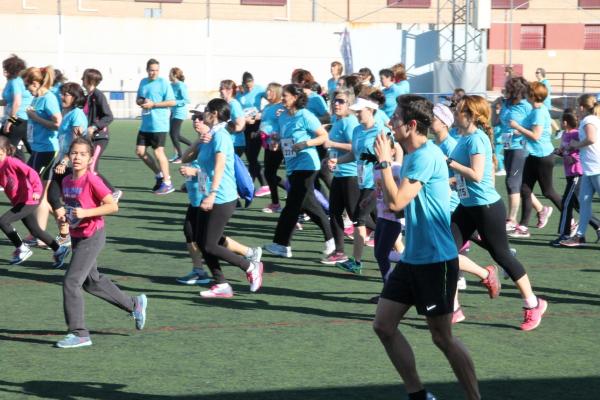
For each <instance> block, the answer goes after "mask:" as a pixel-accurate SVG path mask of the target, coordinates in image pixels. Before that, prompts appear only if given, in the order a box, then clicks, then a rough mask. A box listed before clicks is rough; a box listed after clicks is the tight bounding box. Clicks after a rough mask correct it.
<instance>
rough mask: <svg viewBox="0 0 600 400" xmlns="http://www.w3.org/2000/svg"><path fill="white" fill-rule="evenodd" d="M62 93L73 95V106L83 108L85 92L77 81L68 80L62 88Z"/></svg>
mask: <svg viewBox="0 0 600 400" xmlns="http://www.w3.org/2000/svg"><path fill="white" fill-rule="evenodd" d="M60 93H61V94H62V95H63V96H64V95H65V94H66V93H68V94H70V95H71V96H73V108H83V106H84V105H85V94H84V93H83V89H82V88H81V86H79V84H78V83H75V82H67V83H65V84H64V85H63V86H62V87H61V88H60Z"/></svg>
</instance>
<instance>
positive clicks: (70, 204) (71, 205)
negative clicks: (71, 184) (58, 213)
mask: <svg viewBox="0 0 600 400" xmlns="http://www.w3.org/2000/svg"><path fill="white" fill-rule="evenodd" d="M80 207H81V203H79V202H78V201H77V200H72V199H71V200H67V202H66V204H65V218H66V219H67V223H68V224H69V227H71V228H77V227H78V226H79V224H80V223H81V218H77V217H76V216H75V215H74V214H75V213H74V211H75V209H76V208H80Z"/></svg>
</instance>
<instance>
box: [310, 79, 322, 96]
mask: <svg viewBox="0 0 600 400" xmlns="http://www.w3.org/2000/svg"><path fill="white" fill-rule="evenodd" d="M310 90H312V91H313V92H315V93H317V94H319V95H320V94H321V92H323V88H322V87H321V85H319V83H318V82H313V84H312V86H311V88H310Z"/></svg>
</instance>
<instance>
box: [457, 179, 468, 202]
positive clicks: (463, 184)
mask: <svg viewBox="0 0 600 400" xmlns="http://www.w3.org/2000/svg"><path fill="white" fill-rule="evenodd" d="M454 176H455V178H456V192H457V193H458V198H459V199H468V198H469V197H470V196H469V189H468V188H467V181H466V180H465V178H464V177H463V176H462V175H460V174H455V175H454Z"/></svg>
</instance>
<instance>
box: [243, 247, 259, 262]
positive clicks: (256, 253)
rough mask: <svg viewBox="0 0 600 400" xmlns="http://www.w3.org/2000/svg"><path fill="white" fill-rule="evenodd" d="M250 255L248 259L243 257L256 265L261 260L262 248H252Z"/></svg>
mask: <svg viewBox="0 0 600 400" xmlns="http://www.w3.org/2000/svg"><path fill="white" fill-rule="evenodd" d="M250 250H252V254H251V255H250V256H249V257H245V258H246V259H247V260H248V261H250V262H252V263H256V264H258V263H259V262H260V259H261V258H262V248H261V247H252V248H250Z"/></svg>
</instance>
